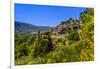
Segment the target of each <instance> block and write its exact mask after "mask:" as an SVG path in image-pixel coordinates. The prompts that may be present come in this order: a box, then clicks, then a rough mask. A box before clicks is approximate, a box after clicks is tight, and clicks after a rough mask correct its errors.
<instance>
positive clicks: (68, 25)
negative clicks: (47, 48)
mask: <svg viewBox="0 0 100 69" xmlns="http://www.w3.org/2000/svg"><path fill="white" fill-rule="evenodd" d="M81 26H82V22H81V21H80V20H77V19H71V18H70V19H69V20H66V21H63V22H61V24H59V25H58V26H56V28H53V29H52V30H51V32H52V33H53V34H55V35H57V34H67V33H66V32H67V31H68V30H76V31H78V29H79V28H80V27H81Z"/></svg>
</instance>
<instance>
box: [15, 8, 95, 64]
mask: <svg viewBox="0 0 100 69" xmlns="http://www.w3.org/2000/svg"><path fill="white" fill-rule="evenodd" d="M93 60H94V9H93V8H89V9H87V10H85V11H84V12H82V13H81V14H80V19H79V20H76V19H72V18H69V20H67V21H65V22H62V23H61V24H60V25H58V26H57V27H56V28H54V29H53V30H51V31H48V32H41V31H38V32H37V33H35V34H34V33H31V34H29V33H27V34H25V33H20V32H16V33H15V64H16V65H23V64H45V63H62V62H79V61H93Z"/></svg>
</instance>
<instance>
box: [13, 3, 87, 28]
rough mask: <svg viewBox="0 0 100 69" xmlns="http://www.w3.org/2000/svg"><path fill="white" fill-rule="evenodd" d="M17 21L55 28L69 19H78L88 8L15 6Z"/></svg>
mask: <svg viewBox="0 0 100 69" xmlns="http://www.w3.org/2000/svg"><path fill="white" fill-rule="evenodd" d="M14 7H15V9H14V10H15V21H19V22H25V23H29V24H33V25H37V26H51V27H54V26H56V25H58V24H60V22H62V21H64V20H67V19H68V18H78V17H79V15H80V12H82V11H84V10H85V9H86V8H82V7H66V6H47V5H34V4H15V6H14Z"/></svg>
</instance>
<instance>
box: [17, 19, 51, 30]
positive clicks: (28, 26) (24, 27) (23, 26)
mask: <svg viewBox="0 0 100 69" xmlns="http://www.w3.org/2000/svg"><path fill="white" fill-rule="evenodd" d="M51 28H52V27H49V26H35V25H32V24H28V23H23V22H19V21H15V32H38V31H49V30H51Z"/></svg>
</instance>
